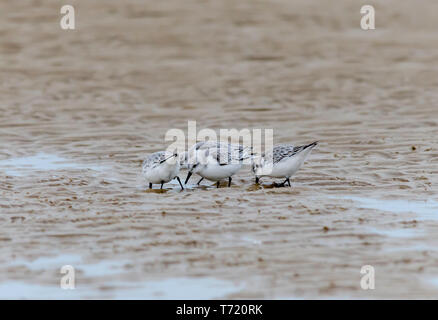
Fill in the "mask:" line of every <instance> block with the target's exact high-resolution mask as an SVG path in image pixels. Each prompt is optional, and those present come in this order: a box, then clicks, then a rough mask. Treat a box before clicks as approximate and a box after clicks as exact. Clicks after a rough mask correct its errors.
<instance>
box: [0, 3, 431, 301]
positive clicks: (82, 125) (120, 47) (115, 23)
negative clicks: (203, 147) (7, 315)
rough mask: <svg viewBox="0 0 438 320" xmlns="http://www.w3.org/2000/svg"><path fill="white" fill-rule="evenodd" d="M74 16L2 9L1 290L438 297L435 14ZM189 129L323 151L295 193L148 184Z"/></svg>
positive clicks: (300, 176) (122, 6)
mask: <svg viewBox="0 0 438 320" xmlns="http://www.w3.org/2000/svg"><path fill="white" fill-rule="evenodd" d="M74 5H75V6H77V8H76V9H77V11H78V12H80V14H78V21H77V29H76V30H75V31H74V32H67V31H63V30H61V29H60V28H59V24H58V23H57V21H58V19H59V1H55V0H47V1H43V2H41V3H39V4H38V6H36V7H30V6H31V3H30V2H26V1H12V0H4V1H2V2H0V12H4V13H5V14H4V17H2V19H0V35H1V37H0V60H1V61H2V64H1V72H0V97H1V103H0V181H1V183H0V293H1V297H5V298H8V297H9V298H17V297H28V296H38V297H41V298H43V297H53V295H55V296H56V298H64V297H67V296H68V295H69V294H70V295H71V296H72V297H74V298H75V299H76V298H86V297H92V298H114V297H116V298H126V297H134V298H148V297H155V296H157V297H160V298H169V297H180V296H179V294H182V293H183V292H185V291H184V288H185V286H192V284H193V286H192V289H191V290H189V291H188V292H189V293H190V295H189V296H190V297H199V296H201V297H203V298H243V299H244V298H249V299H250V298H257V299H263V298H281V297H293V298H297V299H299V298H345V297H353V298H359V299H370V298H426V299H428V298H434V297H436V295H437V293H438V288H437V287H436V286H431V285H430V283H428V282H427V281H426V282H424V281H422V279H433V278H436V275H438V252H437V250H435V249H434V248H437V247H438V225H437V223H436V214H435V209H436V202H437V201H438V197H437V188H436V186H437V185H438V169H437V168H438V161H437V159H438V152H437V150H438V140H437V137H438V120H437V119H438V115H437V103H438V90H437V86H438V77H437V72H438V64H437V59H438V47H437V42H436V30H437V27H438V22H437V19H436V12H437V11H438V3H434V2H432V1H428V0H419V1H416V2H415V3H413V2H403V3H401V2H400V1H396V0H388V1H385V2H384V3H383V2H382V3H381V4H379V6H378V7H377V8H376V10H378V11H377V13H376V17H377V19H378V20H377V23H376V26H377V29H376V30H373V31H369V32H368V31H363V30H361V29H359V25H360V14H359V12H360V4H358V3H356V2H354V1H347V0H342V1H336V3H334V2H333V3H332V2H330V3H329V2H321V1H317V0H310V1H309V0H294V1H289V0H276V1H271V2H267V1H259V0H256V1H249V0H243V1H232V0H225V1H207V2H206V1H201V0H187V1H177V0H169V1H166V2H160V3H158V2H156V1H140V0H128V1H124V2H120V1H116V0H107V1H105V3H103V2H101V1H99V2H97V1H85V0H77V1H75V4H74ZM414 9H415V10H414ZM413 11H415V15H413V14H412V12H413ZM79 16H80V18H79ZM96 17H98V18H96ZM189 120H196V121H197V130H198V131H199V130H201V129H204V128H211V129H213V130H219V129H221V128H227V129H231V128H238V129H242V128H249V129H253V128H268V129H269V128H272V129H273V130H274V141H275V143H294V144H297V145H298V144H305V143H310V142H313V141H320V143H319V145H318V147H317V148H315V149H314V150H313V151H312V154H311V155H310V157H309V159H308V161H307V162H306V163H305V165H304V167H303V168H302V169H301V170H300V171H299V172H298V173H297V175H296V176H295V177H294V178H293V188H288V187H286V188H276V187H275V186H274V184H273V182H280V181H274V179H269V178H266V179H262V185H260V186H257V185H254V177H253V176H252V174H251V172H250V170H249V168H248V167H245V168H244V169H242V171H241V172H239V174H238V175H236V176H235V177H234V178H233V183H232V187H231V188H226V187H221V188H219V189H216V188H215V187H214V184H213V183H212V184H211V185H212V186H210V184H209V183H207V182H205V183H204V182H203V183H202V186H200V187H196V186H195V185H194V184H193V185H189V186H187V188H186V190H184V191H181V190H179V185H178V182H177V181H172V182H171V183H168V184H166V185H165V189H164V190H157V189H154V190H148V189H147V186H146V184H145V181H143V179H142V177H141V175H140V172H141V162H142V160H143V159H144V157H145V155H146V154H148V153H151V152H155V151H158V150H162V149H164V148H165V146H166V143H169V142H166V143H165V142H164V137H165V134H166V131H167V130H168V129H170V128H177V129H182V130H184V131H186V130H187V121H189ZM185 176H186V172H185V171H183V172H181V174H180V177H181V178H182V179H184V178H185ZM193 179H194V180H193V181H196V179H195V177H193ZM64 264H71V265H72V266H74V267H75V270H77V274H76V279H77V283H76V284H77V286H76V289H75V290H73V291H70V292H65V291H63V290H61V289H60V288H59V281H60V279H61V276H62V275H61V274H60V273H59V270H60V268H61V266H62V265H64ZM363 265H373V266H374V267H375V270H376V289H375V290H366V291H365V290H362V289H361V288H360V285H359V283H360V277H361V274H360V269H361V267H362V266H363ZM206 279H210V280H206ZM23 292H25V294H28V296H26V295H25V296H23ZM160 292H161V293H160ZM172 292H175V295H172ZM159 294H161V296H160V295H159Z"/></svg>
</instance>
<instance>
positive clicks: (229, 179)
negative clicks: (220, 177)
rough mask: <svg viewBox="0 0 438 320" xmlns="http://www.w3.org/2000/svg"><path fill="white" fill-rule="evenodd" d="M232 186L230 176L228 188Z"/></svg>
mask: <svg viewBox="0 0 438 320" xmlns="http://www.w3.org/2000/svg"><path fill="white" fill-rule="evenodd" d="M229 187H231V177H228V188H229Z"/></svg>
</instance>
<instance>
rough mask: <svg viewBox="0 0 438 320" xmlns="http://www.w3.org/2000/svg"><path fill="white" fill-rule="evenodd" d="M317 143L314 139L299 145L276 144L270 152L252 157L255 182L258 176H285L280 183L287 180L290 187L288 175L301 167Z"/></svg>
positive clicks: (258, 178)
mask: <svg viewBox="0 0 438 320" xmlns="http://www.w3.org/2000/svg"><path fill="white" fill-rule="evenodd" d="M317 144H318V142H317V141H316V142H313V143H311V144H308V145H304V146H299V147H294V146H293V145H290V144H282V145H276V146H274V149H273V152H272V154H270V155H265V154H262V155H261V156H258V157H257V156H256V157H254V158H253V163H252V171H253V173H254V175H255V177H256V179H255V183H257V184H258V183H259V181H260V177H263V176H268V177H273V178H285V179H286V180H285V181H284V182H283V183H282V184H281V185H282V186H284V185H285V184H286V182H287V183H288V185H289V187H290V186H291V184H290V180H289V179H290V177H291V176H293V175H294V174H295V173H296V172H297V171H298V170H299V169H300V168H301V166H302V165H303V163H304V161H305V160H306V158H307V156H308V155H309V154H310V151H312V149H313V148H314V147H315V146H316V145H317Z"/></svg>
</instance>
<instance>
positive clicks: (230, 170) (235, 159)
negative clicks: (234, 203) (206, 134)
mask: <svg viewBox="0 0 438 320" xmlns="http://www.w3.org/2000/svg"><path fill="white" fill-rule="evenodd" d="M247 158H249V155H248V154H247V150H246V148H244V147H243V146H241V145H237V144H229V143H225V142H216V141H206V142H198V143H197V144H195V145H194V146H193V147H191V148H190V150H189V152H188V168H187V169H188V174H187V178H186V181H185V183H184V184H187V182H188V181H189V179H190V177H191V176H192V174H193V173H197V174H198V175H200V176H201V180H199V181H198V185H199V183H201V181H202V180H203V179H204V178H205V179H207V180H211V181H216V182H217V183H216V186H217V188H219V185H220V181H221V180H223V179H226V178H228V187H230V186H231V180H232V178H231V177H232V176H233V175H234V174H235V173H236V172H237V171H239V170H240V168H241V167H242V161H243V160H244V159H247Z"/></svg>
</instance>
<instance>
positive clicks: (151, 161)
mask: <svg viewBox="0 0 438 320" xmlns="http://www.w3.org/2000/svg"><path fill="white" fill-rule="evenodd" d="M165 159H166V152H165V151H158V152H155V153H152V154H150V155H148V156H147V157H146V159H145V160H144V161H143V165H142V167H143V170H146V169H149V168H154V167H156V166H157V165H159V164H160V163H161V162H162V161H163V160H165Z"/></svg>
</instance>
